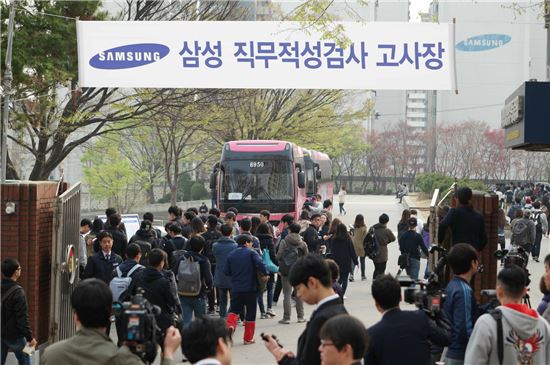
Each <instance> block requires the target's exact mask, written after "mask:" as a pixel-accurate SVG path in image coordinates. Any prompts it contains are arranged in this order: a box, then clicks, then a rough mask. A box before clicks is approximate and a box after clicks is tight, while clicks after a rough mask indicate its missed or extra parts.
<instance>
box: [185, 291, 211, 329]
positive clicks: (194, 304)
mask: <svg viewBox="0 0 550 365" xmlns="http://www.w3.org/2000/svg"><path fill="white" fill-rule="evenodd" d="M180 302H181V309H182V311H183V325H184V326H185V325H187V324H189V323H191V321H192V320H193V313H195V317H204V315H205V314H206V301H205V299H204V298H203V297H200V296H199V297H184V296H182V295H180Z"/></svg>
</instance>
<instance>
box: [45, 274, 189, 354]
mask: <svg viewBox="0 0 550 365" xmlns="http://www.w3.org/2000/svg"><path fill="white" fill-rule="evenodd" d="M112 302H113V297H112V295H111V290H110V289H109V287H108V286H107V284H105V283H104V282H103V281H101V280H98V279H87V280H84V281H81V282H80V283H79V284H78V286H77V287H76V288H75V290H74V292H73V294H72V295H71V306H72V308H73V311H74V313H73V315H74V319H75V322H76V328H77V332H76V334H75V335H74V336H73V337H71V338H69V339H67V340H64V341H61V342H58V343H55V344H52V345H50V346H48V347H47V348H46V349H45V350H44V353H43V354H42V356H40V364H41V365H58V364H79V365H88V364H90V365H98V364H106V365H107V364H109V365H111V364H115V365H116V364H125V365H133V364H136V365H137V364H143V362H142V361H141V359H140V358H139V357H138V356H137V355H135V354H133V353H131V352H130V350H129V349H128V347H126V346H122V347H120V348H117V346H116V345H115V344H114V343H113V342H112V341H111V339H110V338H109V337H108V336H107V335H106V334H105V327H106V326H107V324H108V323H109V320H110V317H111V309H112V308H111V307H112ZM180 343H181V336H180V333H179V331H178V330H177V329H175V328H174V327H170V328H168V330H167V331H166V337H165V340H164V358H163V360H162V365H169V364H174V360H173V358H174V352H175V351H176V350H177V349H178V347H179V345H180Z"/></svg>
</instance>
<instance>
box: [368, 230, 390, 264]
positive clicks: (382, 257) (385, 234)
mask: <svg viewBox="0 0 550 365" xmlns="http://www.w3.org/2000/svg"><path fill="white" fill-rule="evenodd" d="M373 227H374V235H375V236H376V241H377V242H378V245H379V248H378V255H376V258H375V259H374V260H373V262H374V263H376V264H379V263H383V262H386V261H388V244H389V243H391V242H393V241H395V236H394V235H393V232H392V231H391V229H389V228H386V225H385V224H382V223H376V224H375V225H374V226H373Z"/></svg>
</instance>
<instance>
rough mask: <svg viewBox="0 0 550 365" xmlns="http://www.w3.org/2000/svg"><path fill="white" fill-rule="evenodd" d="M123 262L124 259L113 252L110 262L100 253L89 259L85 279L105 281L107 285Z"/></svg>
mask: <svg viewBox="0 0 550 365" xmlns="http://www.w3.org/2000/svg"><path fill="white" fill-rule="evenodd" d="M121 262H122V258H121V257H120V256H119V255H117V254H116V253H115V252H114V251H111V257H110V258H109V261H107V259H105V255H104V253H103V251H99V252H98V253H96V254H95V255H93V256H92V257H89V258H88V262H87V264H86V268H85V269H84V275H83V277H84V278H85V279H89V278H96V279H99V280H103V281H104V282H105V283H106V284H107V285H109V282H110V281H111V279H112V275H113V270H114V269H116V268H117V266H118V265H120V263H121Z"/></svg>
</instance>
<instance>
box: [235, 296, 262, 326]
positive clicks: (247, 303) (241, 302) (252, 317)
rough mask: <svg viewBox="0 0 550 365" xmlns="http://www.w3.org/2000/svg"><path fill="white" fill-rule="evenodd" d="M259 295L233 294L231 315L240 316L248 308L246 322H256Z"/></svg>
mask: <svg viewBox="0 0 550 365" xmlns="http://www.w3.org/2000/svg"><path fill="white" fill-rule="evenodd" d="M257 296H258V294H257V293H256V292H252V293H233V292H232V293H231V308H229V311H230V312H231V313H235V314H237V315H238V314H239V313H241V311H242V310H243V308H246V314H245V320H246V321H247V322H254V321H256V308H257V305H256V300H257V299H256V298H257Z"/></svg>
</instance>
